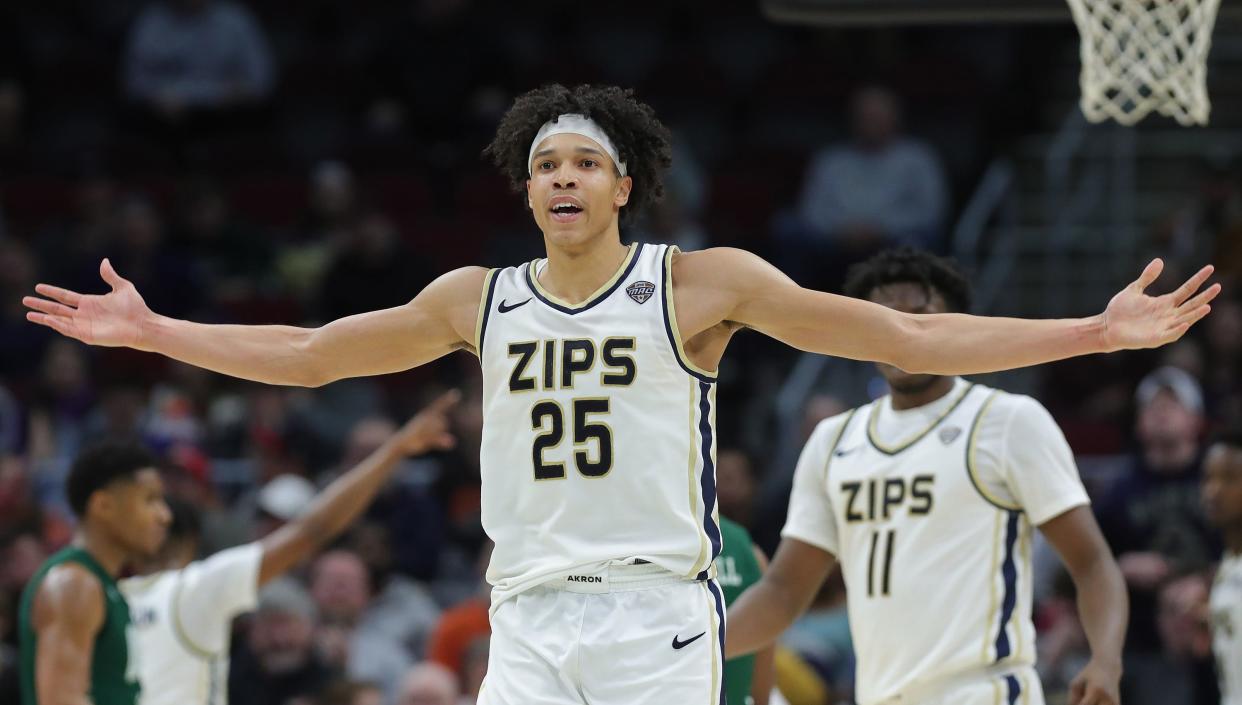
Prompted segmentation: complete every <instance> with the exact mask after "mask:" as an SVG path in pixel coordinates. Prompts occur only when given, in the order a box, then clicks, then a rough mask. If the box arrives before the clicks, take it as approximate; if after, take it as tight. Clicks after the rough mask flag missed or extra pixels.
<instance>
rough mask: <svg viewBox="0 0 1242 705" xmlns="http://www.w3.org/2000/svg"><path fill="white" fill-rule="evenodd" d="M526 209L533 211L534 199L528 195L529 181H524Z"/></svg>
mask: <svg viewBox="0 0 1242 705" xmlns="http://www.w3.org/2000/svg"><path fill="white" fill-rule="evenodd" d="M526 207H527V208H529V209H531V210H532V211H533V210H535V199H534V198H532V197H531V195H530V179H527V180H526Z"/></svg>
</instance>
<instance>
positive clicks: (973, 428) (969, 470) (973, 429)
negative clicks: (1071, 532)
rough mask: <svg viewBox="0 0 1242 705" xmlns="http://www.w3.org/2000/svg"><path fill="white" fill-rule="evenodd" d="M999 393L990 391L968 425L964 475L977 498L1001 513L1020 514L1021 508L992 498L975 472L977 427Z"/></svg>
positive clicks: (998, 391)
mask: <svg viewBox="0 0 1242 705" xmlns="http://www.w3.org/2000/svg"><path fill="white" fill-rule="evenodd" d="M1000 393H1001V392H1000V390H999V389H996V390H993V391H992V394H991V395H989V396H988V398H987V401H985V402H983V406H980V407H979V413H977V414H975V420H974V423H972V424H971V425H970V436H969V437H968V438H967V439H966V474H967V476H969V477H970V484H971V485H972V486H973V487H974V488H975V491H976V492H978V493H979V496H980V497H982V498H983V501H985V502H987V503H988V504H990V505H992V506H993V507H996V508H997V509H1000V510H1001V511H1005V512H1021V511H1022V507H1021V506H1018V505H1011V504H1006V503H1005V502H1002V501H1001V500H1000V499H998V498H996V497H994V496H992V493H991V492H988V489H987V487H985V486H984V485H983V483H982V482H980V481H979V473H978V472H976V470H975V467H976V462H975V448H976V447H977V446H978V440H979V427H980V426H981V425H982V423H983V417H984V416H985V415H986V414H987V413H988V409H990V408H991V407H992V402H994V401H996V397H997V396H999V395H1000Z"/></svg>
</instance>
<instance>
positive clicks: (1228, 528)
mask: <svg viewBox="0 0 1242 705" xmlns="http://www.w3.org/2000/svg"><path fill="white" fill-rule="evenodd" d="M1203 468H1204V470H1203V506H1204V509H1205V510H1206V511H1207V516H1208V519H1209V520H1210V521H1211V522H1212V524H1213V525H1214V526H1215V527H1216V528H1218V529H1220V531H1221V533H1222V534H1223V536H1224V539H1225V556H1224V558H1222V559H1221V562H1220V567H1219V568H1217V569H1216V578H1215V580H1213V581H1212V596H1211V605H1210V606H1211V625H1212V651H1213V653H1215V655H1216V677H1217V680H1218V682H1219V683H1220V702H1221V705H1242V430H1236V429H1235V430H1231V431H1228V432H1226V433H1223V434H1221V435H1220V436H1219V437H1218V438H1217V439H1216V441H1215V442H1214V443H1212V445H1211V446H1209V448H1208V452H1207V456H1206V457H1205V458H1204V466H1203Z"/></svg>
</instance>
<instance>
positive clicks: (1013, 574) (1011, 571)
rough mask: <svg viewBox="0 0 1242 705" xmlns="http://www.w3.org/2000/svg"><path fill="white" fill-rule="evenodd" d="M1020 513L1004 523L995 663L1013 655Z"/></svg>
mask: <svg viewBox="0 0 1242 705" xmlns="http://www.w3.org/2000/svg"><path fill="white" fill-rule="evenodd" d="M1021 516H1022V513H1021V512H1009V515H1008V517H1007V518H1006V521H1005V558H1004V560H1003V561H1002V562H1001V577H1002V578H1003V580H1004V582H1005V591H1004V597H1002V598H1001V608H1000V609H1001V613H1000V624H999V625H998V626H997V629H996V642H995V649H996V662H997V663H1000V662H1001V661H1004V660H1005V659H1007V658H1009V657H1010V655H1012V654H1013V645H1012V644H1011V643H1010V641H1009V621H1010V620H1011V619H1013V614H1014V608H1015V607H1016V606H1017V604H1018V565H1017V561H1016V559H1015V557H1014V549H1015V548H1016V546H1017V543H1018V533H1019V528H1020V527H1019V523H1018V522H1019V519H1020V518H1021ZM1009 692H1010V701H1009V702H1010V703H1012V702H1014V701H1013V698H1014V697H1015V695H1014V692H1015V691H1014V690H1013V689H1010V691H1009Z"/></svg>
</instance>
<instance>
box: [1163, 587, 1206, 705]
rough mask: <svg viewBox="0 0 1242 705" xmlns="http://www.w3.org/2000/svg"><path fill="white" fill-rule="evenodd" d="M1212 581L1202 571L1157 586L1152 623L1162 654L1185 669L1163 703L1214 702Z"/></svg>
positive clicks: (1204, 704) (1193, 704) (1201, 704)
mask: <svg viewBox="0 0 1242 705" xmlns="http://www.w3.org/2000/svg"><path fill="white" fill-rule="evenodd" d="M1211 591H1212V581H1211V578H1210V576H1209V575H1208V574H1207V573H1206V572H1194V573H1190V574H1187V575H1183V576H1181V577H1178V578H1176V579H1174V580H1170V581H1169V582H1168V583H1167V584H1165V585H1164V586H1163V587H1162V588H1161V589H1160V597H1159V600H1158V612H1157V616H1156V624H1157V626H1158V628H1159V631H1160V639H1161V641H1162V642H1163V643H1164V657H1165V659H1166V660H1167V661H1168V662H1170V663H1172V664H1173V665H1175V666H1177V667H1180V668H1181V669H1182V670H1184V671H1186V672H1187V674H1188V675H1187V677H1186V678H1185V679H1184V680H1183V679H1178V680H1179V682H1178V686H1179V687H1180V689H1181V692H1177V693H1168V695H1169V696H1171V697H1170V699H1168V700H1165V701H1164V702H1177V703H1186V704H1187V705H1217V703H1220V702H1221V700H1220V694H1219V692H1218V691H1217V686H1216V677H1215V674H1214V668H1213V664H1212V631H1211V627H1210V625H1209V609H1210V608H1208V607H1207V605H1208V596H1209V595H1210V594H1211Z"/></svg>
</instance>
